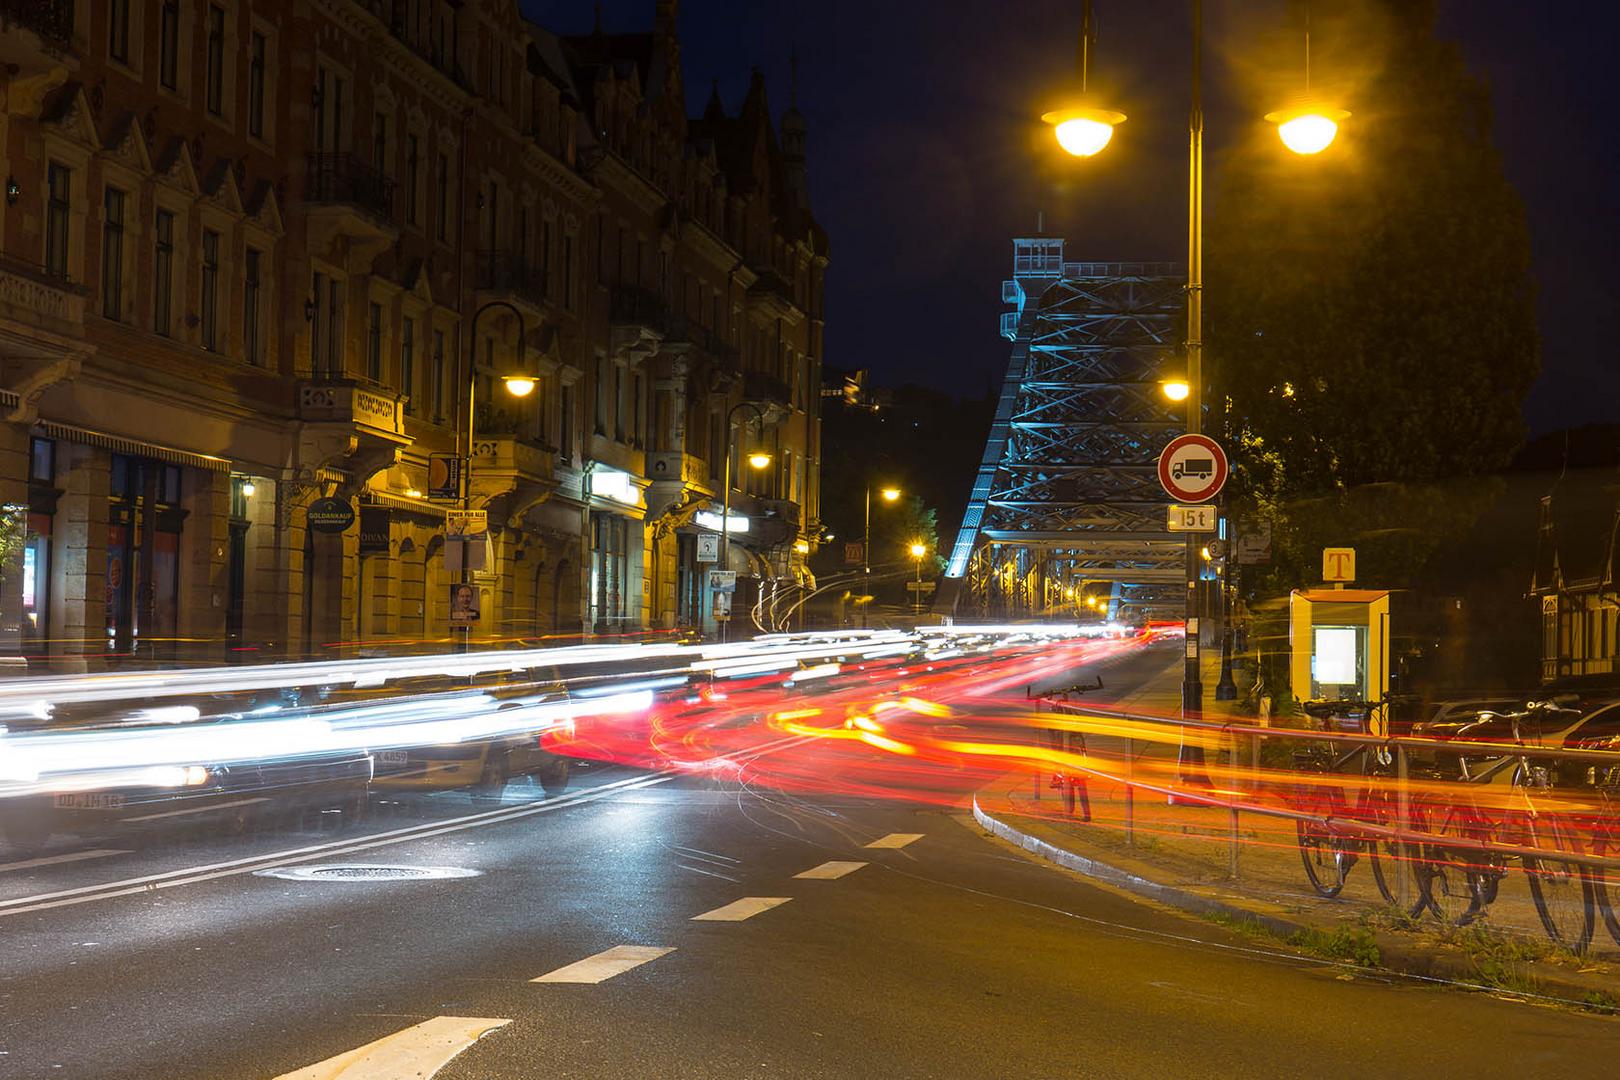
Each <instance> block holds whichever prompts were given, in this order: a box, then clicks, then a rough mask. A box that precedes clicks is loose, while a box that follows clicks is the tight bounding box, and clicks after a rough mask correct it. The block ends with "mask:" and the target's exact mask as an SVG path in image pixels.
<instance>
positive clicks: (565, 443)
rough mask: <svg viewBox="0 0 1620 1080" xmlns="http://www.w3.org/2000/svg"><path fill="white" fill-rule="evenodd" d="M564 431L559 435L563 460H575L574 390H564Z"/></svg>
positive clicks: (569, 387) (565, 388) (566, 388)
mask: <svg viewBox="0 0 1620 1080" xmlns="http://www.w3.org/2000/svg"><path fill="white" fill-rule="evenodd" d="M561 396H562V430H561V432H559V433H558V436H557V441H558V443H559V444H560V448H561V450H562V456H563V460H565V461H572V460H574V388H573V387H572V386H564V387H563V388H562V395H561Z"/></svg>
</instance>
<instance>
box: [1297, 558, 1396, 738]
mask: <svg viewBox="0 0 1620 1080" xmlns="http://www.w3.org/2000/svg"><path fill="white" fill-rule="evenodd" d="M1288 647H1289V654H1290V655H1289V667H1288V671H1289V681H1290V683H1291V684H1292V687H1291V688H1292V690H1293V694H1294V697H1295V698H1297V699H1298V700H1300V701H1345V702H1351V701H1359V702H1367V703H1369V704H1371V703H1374V702H1378V701H1382V700H1383V699H1384V698H1385V697H1387V696H1389V593H1388V592H1387V591H1382V590H1374V589H1296V590H1294V591H1293V592H1292V593H1291V594H1289V597H1288ZM1383 713H1384V711H1383V710H1377V711H1376V715H1377V716H1378V717H1379V719H1378V726H1379V727H1382V726H1384V719H1383ZM1374 734H1383V732H1381V731H1379V732H1374Z"/></svg>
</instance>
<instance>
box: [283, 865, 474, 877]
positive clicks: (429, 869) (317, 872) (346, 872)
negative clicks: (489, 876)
mask: <svg viewBox="0 0 1620 1080" xmlns="http://www.w3.org/2000/svg"><path fill="white" fill-rule="evenodd" d="M480 873H482V871H479V870H469V869H467V868H466V867H462V866H370V865H365V866H361V865H337V866H334V865H330V864H328V865H325V866H277V867H273V868H272V869H269V870H256V871H254V874H255V876H257V877H273V878H286V879H287V880H288V881H425V880H441V881H442V880H444V879H445V878H466V877H477V876H478V875H479V874H480Z"/></svg>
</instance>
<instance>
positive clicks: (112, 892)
mask: <svg viewBox="0 0 1620 1080" xmlns="http://www.w3.org/2000/svg"><path fill="white" fill-rule="evenodd" d="M675 778H676V775H675V774H674V773H657V774H654V775H652V776H638V777H628V778H626V779H624V780H615V781H613V782H612V783H610V784H600V785H598V786H596V787H594V788H589V789H587V790H585V791H582V792H579V793H578V794H576V795H567V796H564V797H563V798H561V799H556V800H552V801H548V802H543V803H530V804H526V805H524V806H516V807H506V808H504V809H501V810H490V811H486V812H484V813H481V814H470V815H468V816H466V817H460V818H449V819H447V820H445V821H438V822H427V823H425V824H422V825H409V826H406V827H404V828H401V829H394V830H391V831H389V832H383V833H375V834H373V835H371V836H368V837H361V838H359V839H357V840H332V841H328V842H327V843H324V844H311V845H309V846H307V847H301V848H290V849H288V850H285V851H273V852H268V853H266V854H264V855H250V856H246V857H244V858H241V859H232V860H230V861H228V862H219V863H212V864H209V865H205V866H192V867H186V868H183V869H180V870H169V871H166V872H164V873H160V874H147V875H145V876H143V877H136V878H125V879H123V880H121V881H108V882H103V883H102V884H100V885H83V886H80V887H79V888H76V889H62V890H60V891H58V892H52V893H37V894H35V895H33V896H17V897H12V898H11V899H9V900H0V917H4V916H6V915H20V914H22V913H23V912H27V911H40V910H43V909H46V908H56V907H68V906H71V905H73V904H84V903H89V902H90V901H92V900H105V899H111V898H113V897H116V896H131V895H134V894H136V893H143V892H150V891H152V890H154V889H172V888H174V887H175V886H177V885H191V884H196V883H198V882H203V881H212V880H214V879H215V878H222V877H231V876H234V875H237V874H251V873H253V872H255V871H257V870H268V869H270V868H272V867H275V866H290V865H293V864H295V863H302V862H310V861H312V860H314V859H322V858H326V857H327V856H329V855H342V854H348V853H350V852H355V851H367V850H369V849H371V848H378V847H387V846H389V845H392V844H403V843H408V842H410V841H412V840H426V839H429V838H431V837H435V836H442V835H444V834H446V833H453V832H461V831H462V830H464V829H475V828H478V827H479V826H481V825H499V824H504V823H505V822H508V821H512V820H515V819H517V818H524V817H530V816H532V815H534V814H543V813H548V812H550V811H552V810H563V809H567V808H568V807H572V806H579V805H582V804H584V803H588V802H596V801H597V800H599V799H604V798H607V797H608V796H610V795H616V794H618V793H619V792H621V791H633V790H635V789H637V788H644V787H652V786H653V785H654V784H665V783H668V782H669V781H671V780H674V779H675Z"/></svg>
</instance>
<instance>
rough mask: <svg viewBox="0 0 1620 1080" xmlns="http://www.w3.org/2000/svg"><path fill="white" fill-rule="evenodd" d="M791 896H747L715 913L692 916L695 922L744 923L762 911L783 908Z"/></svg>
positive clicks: (719, 908) (718, 908)
mask: <svg viewBox="0 0 1620 1080" xmlns="http://www.w3.org/2000/svg"><path fill="white" fill-rule="evenodd" d="M791 899H793V897H791V896H745V897H743V898H742V899H741V900H733V901H732V902H731V903H729V904H727V905H726V906H725V907H717V908H715V909H714V910H713V911H705V912H704V913H703V914H701V915H694V916H692V921H693V922H742V921H743V920H744V919H752V918H753V917H754V916H755V915H758V914H759V913H760V912H762V911H769V910H771V908H773V907H781V906H782V905H783V904H785V903H787V902H788V901H789V900H791Z"/></svg>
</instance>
